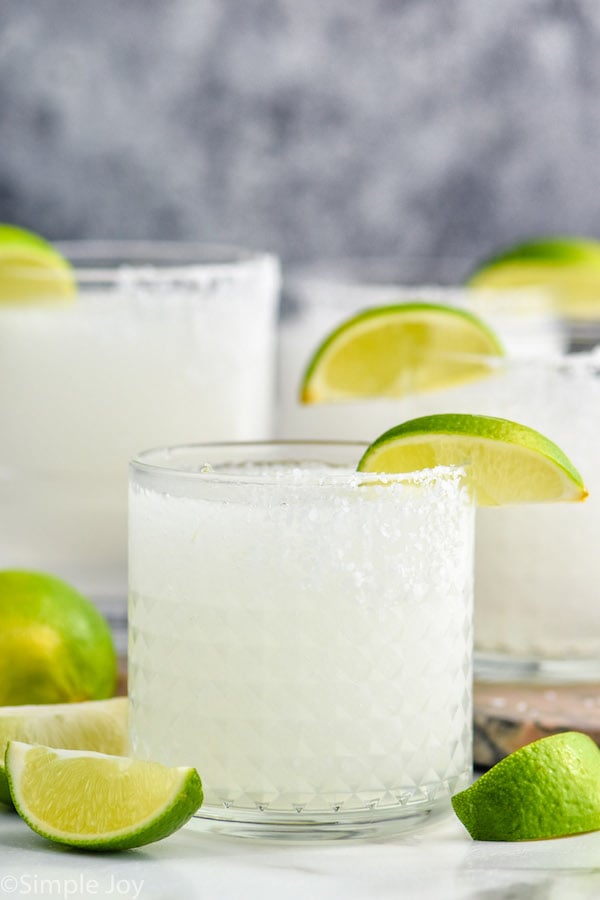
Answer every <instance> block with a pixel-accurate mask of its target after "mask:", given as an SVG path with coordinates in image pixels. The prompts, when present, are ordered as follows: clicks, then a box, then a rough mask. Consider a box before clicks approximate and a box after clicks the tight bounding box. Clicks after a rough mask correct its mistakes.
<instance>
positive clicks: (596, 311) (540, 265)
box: [469, 237, 600, 317]
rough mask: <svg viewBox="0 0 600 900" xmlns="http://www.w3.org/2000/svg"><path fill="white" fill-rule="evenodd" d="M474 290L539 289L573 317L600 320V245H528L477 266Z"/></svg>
mask: <svg viewBox="0 0 600 900" xmlns="http://www.w3.org/2000/svg"><path fill="white" fill-rule="evenodd" d="M469 285H470V286H471V287H476V288H490V289H494V290H506V289H513V288H527V287H539V288H545V289H547V290H549V291H551V292H552V295H553V297H554V301H555V303H556V306H557V308H558V309H559V310H560V311H562V312H563V313H565V314H566V315H570V316H574V317H594V316H595V317H598V316H600V242H598V241H592V240H585V239H583V238H572V237H551V238H541V239H539V240H533V241H528V242H526V243H523V244H518V245H517V246H515V247H510V248H509V249H507V250H504V251H502V252H501V253H498V254H497V255H495V256H493V257H491V258H490V259H487V260H485V261H484V262H483V263H481V264H480V265H479V266H478V267H477V269H476V270H475V272H474V273H473V274H472V276H471V277H470V279H469Z"/></svg>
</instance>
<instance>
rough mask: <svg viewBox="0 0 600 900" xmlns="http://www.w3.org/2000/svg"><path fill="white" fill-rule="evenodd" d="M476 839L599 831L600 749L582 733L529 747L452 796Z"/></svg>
mask: <svg viewBox="0 0 600 900" xmlns="http://www.w3.org/2000/svg"><path fill="white" fill-rule="evenodd" d="M452 806H453V807H454V812H455V813H456V815H457V816H458V818H459V819H460V821H461V822H462V823H463V825H464V826H465V828H466V829H467V831H468V832H469V834H470V835H471V837H472V838H474V840H476V841H534V840H539V839H540V838H557V837H564V836H565V835H568V834H580V833H582V832H585V831H596V830H597V829H600V750H598V747H597V746H596V744H595V743H594V741H593V740H592V739H591V738H590V737H588V736H587V735H585V734H581V733H579V732H577V731H566V732H563V733H562V734H554V735H551V736H550V737H546V738H542V739H541V740H539V741H534V742H533V743H532V744H527V745H526V746H525V747H521V749H520V750H516V751H515V752H514V753H511V754H510V756H507V757H505V758H504V759H503V760H501V761H500V762H499V763H496V765H495V766H493V768H491V769H489V771H487V772H485V773H484V774H483V775H482V776H481V778H479V779H478V780H477V781H476V782H475V783H474V784H472V785H471V787H469V788H467V789H466V790H465V791H462V792H461V793H460V794H455V795H454V797H453V798H452Z"/></svg>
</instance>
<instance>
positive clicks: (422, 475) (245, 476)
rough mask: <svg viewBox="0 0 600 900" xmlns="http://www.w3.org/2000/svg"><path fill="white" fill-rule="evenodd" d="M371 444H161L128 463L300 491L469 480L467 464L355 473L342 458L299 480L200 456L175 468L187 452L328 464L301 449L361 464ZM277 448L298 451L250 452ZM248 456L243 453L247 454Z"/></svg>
mask: <svg viewBox="0 0 600 900" xmlns="http://www.w3.org/2000/svg"><path fill="white" fill-rule="evenodd" d="M368 446H369V443H368V442H367V441H332V440H309V439H308V440H265V441H215V442H206V443H202V442H201V443H189V444H174V445H172V446H162V447H152V448H150V449H147V450H142V451H141V452H139V453H137V454H136V455H135V456H134V457H133V458H132V459H131V460H130V461H129V469H130V472H132V473H139V474H146V475H151V476H155V477H166V478H174V479H177V480H188V481H192V482H195V483H200V482H202V483H205V484H208V483H211V484H236V483H239V484H254V485H265V486H267V485H277V486H281V485H285V484H293V485H294V486H297V487H300V488H302V487H304V486H308V485H313V486H314V485H339V484H347V483H349V482H351V483H354V484H356V483H360V484H387V483H399V482H405V483H408V484H413V485H416V484H420V485H423V484H426V483H432V482H434V481H439V480H440V479H445V478H449V479H455V478H456V476H457V475H459V476H465V475H466V472H467V469H468V463H467V462H465V464H464V465H447V466H435V467H434V468H424V469H418V470H415V471H413V472H359V471H358V470H356V469H348V466H349V465H350V463H348V462H344V461H342V460H339V459H338V460H337V463H338V464H341V465H344V469H343V471H340V472H336V471H335V470H333V469H332V470H331V471H329V470H326V471H325V472H324V471H323V470H322V469H319V470H315V472H314V478H312V477H310V476H307V475H306V473H305V475H304V477H302V479H301V480H298V478H297V476H293V474H292V470H290V473H289V475H285V476H282V473H281V470H280V469H279V471H278V473H277V475H271V474H270V473H268V472H261V473H256V472H252V473H245V472H243V471H242V470H241V469H233V468H232V469H229V470H228V471H227V472H223V471H215V470H212V469H209V470H205V471H201V470H200V469H199V467H201V466H211V462H210V460H209V459H208V458H207V457H206V456H205V457H204V459H202V457H199V459H198V461H197V466H196V467H195V468H194V469H189V468H187V469H186V468H183V467H182V466H181V465H177V464H176V460H173V459H172V457H173V456H176V457H177V456H183V455H184V454H193V453H200V452H201V451H204V452H205V453H207V454H210V453H213V454H214V453H218V452H219V451H222V452H225V451H235V452H236V453H238V454H239V457H238V459H237V460H234V461H231V462H232V463H234V464H235V463H238V464H239V465H240V466H242V465H243V464H245V463H248V462H256V463H273V462H275V463H277V462H280V463H285V464H292V465H293V464H294V463H296V464H297V466H299V465H300V464H302V463H306V462H322V463H323V464H326V463H327V462H328V460H326V459H324V458H321V459H320V458H319V457H309V458H307V457H306V456H304V455H303V454H302V452H301V451H302V449H305V450H306V448H312V449H313V450H314V449H317V450H318V449H323V450H333V449H336V448H338V449H340V451H341V450H350V449H351V448H354V449H356V451H357V453H356V457H355V465H356V464H358V462H359V460H360V458H361V457H362V455H363V453H364V451H365V450H366V449H367V447H368ZM276 448H279V449H281V450H282V451H285V450H288V451H293V450H297V451H299V452H298V453H297V454H295V455H290V454H289V453H288V454H286V455H285V456H283V455H281V456H279V457H269V456H264V457H260V456H255V457H254V458H252V459H250V458H249V457H248V454H249V453H250V452H251V451H253V450H254V451H260V450H264V451H265V452H267V451H268V450H274V449H276ZM244 454H245V455H244ZM161 458H162V460H163V461H162V462H158V461H157V460H159V459H161ZM220 462H221V463H225V462H229V461H227V460H224V459H222V460H220Z"/></svg>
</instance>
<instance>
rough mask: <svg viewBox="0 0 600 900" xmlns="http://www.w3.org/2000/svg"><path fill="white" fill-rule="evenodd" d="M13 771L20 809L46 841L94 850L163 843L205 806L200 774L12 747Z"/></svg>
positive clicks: (17, 744) (136, 762)
mask: <svg viewBox="0 0 600 900" xmlns="http://www.w3.org/2000/svg"><path fill="white" fill-rule="evenodd" d="M5 766H6V771H7V774H8V783H9V787H10V792H11V797H12V800H13V803H14V805H15V808H16V810H17V812H18V813H19V815H20V816H21V818H23V819H24V821H25V822H26V823H27V824H28V825H29V827H30V828H31V829H32V830H33V831H35V832H37V834H40V835H41V836H42V837H45V838H48V839H49V840H51V841H54V842H56V843H60V844H67V845H68V846H71V847H82V848H85V849H88V850H128V849H131V848H133V847H141V846H143V845H144V844H149V843H152V842H154V841H158V840H162V839H163V838H165V837H168V836H169V835H170V834H173V832H175V831H177V830H178V829H179V828H181V827H182V825H184V824H185V823H186V822H187V821H188V820H189V819H190V818H191V817H192V816H193V815H194V813H195V812H196V811H197V810H198V808H199V807H200V805H201V803H202V799H203V794H202V783H201V781H200V777H199V775H198V772H197V771H196V769H194V768H191V767H183V766H181V767H175V768H170V767H167V766H163V765H161V764H160V763H156V762H150V761H147V760H137V759H131V758H128V757H122V756H110V755H106V754H102V753H93V752H83V751H77V750H56V749H52V748H50V747H45V746H42V745H32V744H27V743H24V742H21V741H9V743H8V746H7V748H6V756H5Z"/></svg>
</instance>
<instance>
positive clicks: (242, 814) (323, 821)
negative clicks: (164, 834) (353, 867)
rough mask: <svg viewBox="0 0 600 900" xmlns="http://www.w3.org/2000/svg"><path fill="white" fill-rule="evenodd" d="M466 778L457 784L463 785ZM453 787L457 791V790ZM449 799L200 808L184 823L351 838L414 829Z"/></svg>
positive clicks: (237, 833) (237, 832) (257, 836)
mask: <svg viewBox="0 0 600 900" xmlns="http://www.w3.org/2000/svg"><path fill="white" fill-rule="evenodd" d="M466 785H467V781H465V784H464V785H461V787H466ZM460 789H461V788H460V787H457V790H460ZM451 810H452V807H451V805H450V800H449V798H447V797H445V798H444V799H443V800H440V801H437V802H436V803H435V804H433V805H431V806H428V807H426V808H424V807H422V806H414V807H412V808H411V807H399V806H398V807H391V808H390V809H389V810H376V811H375V810H365V811H358V812H348V813H346V814H342V813H335V814H327V815H319V817H318V818H311V817H310V816H309V815H304V814H303V815H299V814H289V815H284V814H281V815H280V814H268V813H253V812H251V811H250V810H232V809H228V810H224V809H223V808H222V807H202V808H201V810H199V811H198V813H196V815H195V816H194V817H193V818H192V819H191V820H190V822H189V823H188V826H187V827H189V828H192V829H193V830H195V831H202V832H211V833H213V834H222V835H227V836H229V837H238V838H252V839H254V840H267V841H270V840H277V841H281V840H283V841H313V840H320V841H322V840H352V839H368V838H373V837H386V836H387V835H390V836H391V835H395V834H398V833H401V832H406V831H415V830H417V829H419V828H422V827H423V826H425V825H427V824H429V823H430V822H434V821H437V819H439V818H442V817H444V816H446V815H448V814H449V813H450V812H451Z"/></svg>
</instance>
